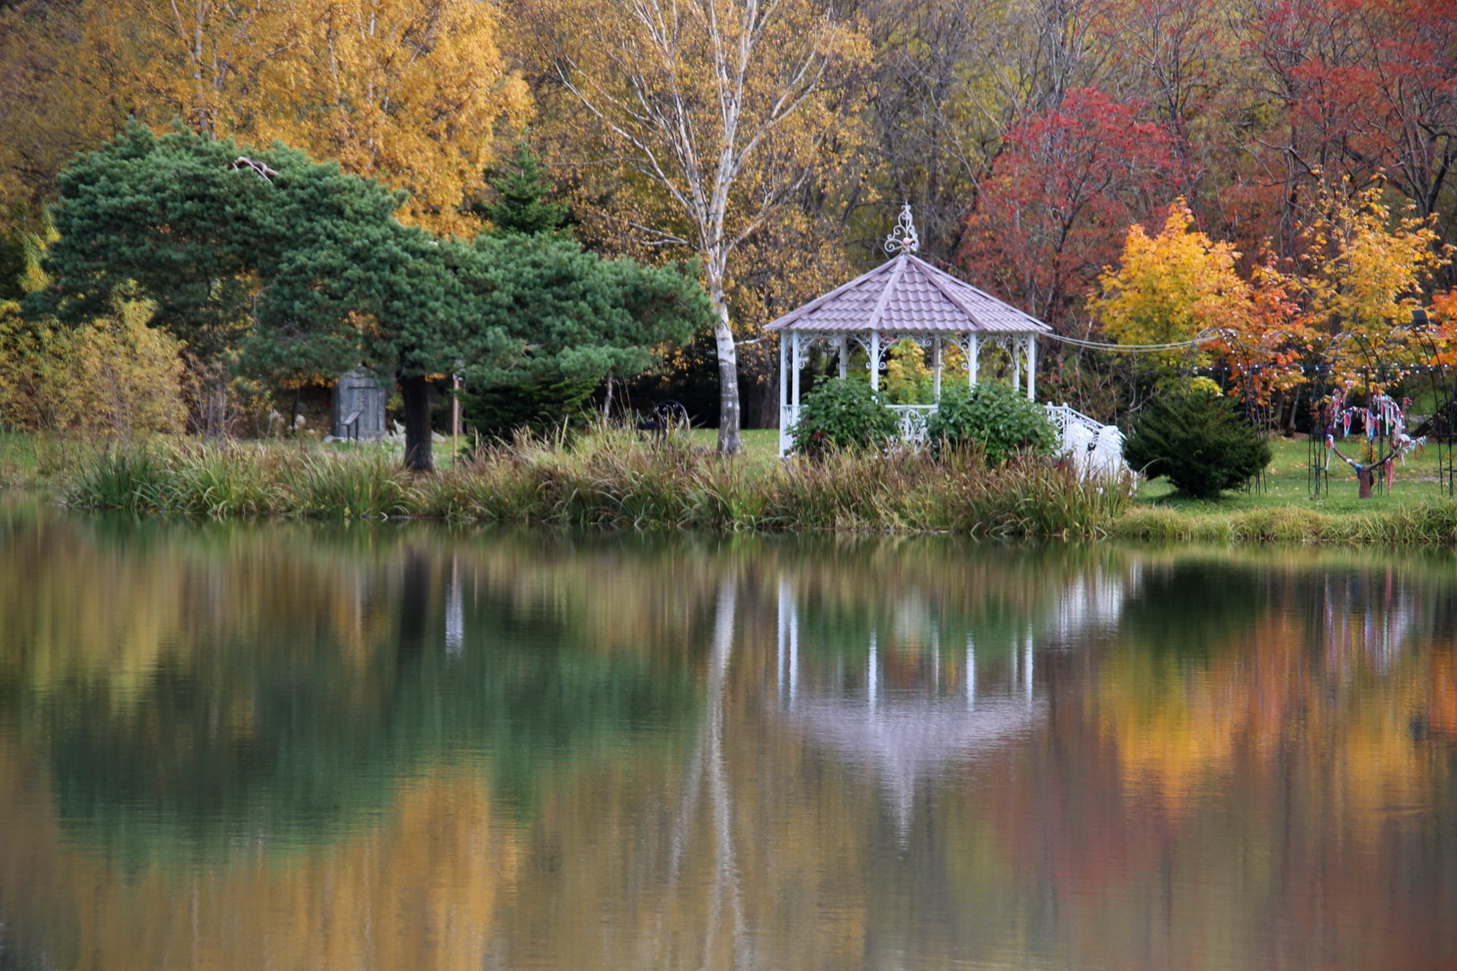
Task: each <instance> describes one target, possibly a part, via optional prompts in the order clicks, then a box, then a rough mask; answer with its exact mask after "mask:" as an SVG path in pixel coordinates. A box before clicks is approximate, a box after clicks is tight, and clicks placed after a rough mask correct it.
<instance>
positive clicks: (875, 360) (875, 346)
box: [870, 330, 880, 391]
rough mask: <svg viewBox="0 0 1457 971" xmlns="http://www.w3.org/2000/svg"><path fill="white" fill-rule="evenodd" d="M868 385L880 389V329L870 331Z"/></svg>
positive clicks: (873, 388)
mask: <svg viewBox="0 0 1457 971" xmlns="http://www.w3.org/2000/svg"><path fill="white" fill-rule="evenodd" d="M870 387H871V389H872V390H874V391H879V390H880V331H878V330H872V331H871V332H870Z"/></svg>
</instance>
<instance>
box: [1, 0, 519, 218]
mask: <svg viewBox="0 0 1457 971" xmlns="http://www.w3.org/2000/svg"><path fill="white" fill-rule="evenodd" d="M496 18H497V15H496V12H495V7H494V6H493V5H491V4H486V3H479V2H475V0H302V2H298V3H267V2H264V0H197V2H191V3H171V4H168V3H153V2H150V0H89V2H86V3H77V4H27V5H24V6H23V7H21V8H18V9H16V10H13V11H4V12H0V77H8V78H10V79H13V80H14V82H15V85H14V87H10V86H8V85H7V88H6V90H7V94H8V95H9V97H8V98H7V103H6V104H5V105H4V106H3V107H0V112H3V116H8V117H6V120H7V121H9V120H10V119H12V118H13V119H14V120H15V122H17V124H16V126H15V128H14V129H13V130H14V131H16V132H17V133H18V136H19V137H17V138H15V139H13V140H9V139H7V140H6V141H5V143H4V144H0V191H7V193H8V194H9V195H10V198H12V199H14V198H17V196H19V197H22V198H25V199H27V200H28V201H30V202H32V203H33V202H34V201H36V200H39V199H44V198H45V196H46V195H47V194H48V193H49V191H50V189H51V188H52V187H53V183H52V182H51V180H52V179H54V177H55V174H56V173H57V172H58V171H59V169H60V168H61V165H62V164H63V163H64V160H65V159H66V158H67V157H68V156H69V154H71V153H72V152H74V151H76V150H77V149H81V148H89V147H92V146H93V145H95V144H96V143H97V142H99V141H100V140H101V139H102V138H104V137H107V136H109V135H111V134H113V133H115V132H116V131H117V130H119V129H120V127H121V126H122V125H123V124H124V123H125V120H126V119H127V118H128V117H135V118H137V119H139V120H141V121H143V122H145V123H147V124H150V125H153V126H165V125H168V124H170V123H171V121H172V120H173V119H174V118H175V119H180V120H181V121H182V122H183V123H184V124H185V125H187V126H188V127H189V128H191V129H192V130H194V131H197V132H199V133H202V134H205V135H208V136H210V137H224V136H235V137H237V138H239V139H242V140H245V141H248V142H251V143H260V144H267V143H268V142H270V141H272V140H274V139H280V140H283V141H285V142H287V143H289V144H291V145H295V146H297V147H299V148H301V149H303V150H304V151H306V152H307V153H308V154H310V155H311V156H313V157H315V158H320V159H336V160H338V161H339V162H340V164H341V165H342V166H343V167H344V169H345V170H346V171H348V172H351V173H354V174H357V175H367V176H370V177H373V178H376V179H378V180H380V181H381V182H383V183H385V184H386V185H388V186H390V187H391V188H396V189H404V190H406V191H408V192H409V194H410V195H409V199H408V201H407V202H406V204H405V205H404V206H403V207H402V209H401V213H400V215H401V218H403V219H404V220H405V221H407V222H414V223H418V224H420V225H424V226H427V227H429V228H431V229H433V230H435V231H438V232H450V233H461V234H465V233H469V232H471V231H473V230H474V228H475V221H474V219H473V218H471V217H470V216H469V215H467V214H465V213H463V212H462V205H463V203H464V202H465V200H466V197H468V196H471V195H473V194H475V193H477V192H478V191H479V189H480V187H481V171H482V169H483V167H484V166H485V165H486V164H487V163H488V162H489V161H490V160H491V158H492V155H493V150H494V144H493V141H494V137H495V134H496V131H497V129H498V128H499V127H501V126H502V124H503V123H504V125H505V126H506V127H516V126H518V125H519V124H521V123H522V122H523V121H524V119H525V117H526V114H527V112H528V110H529V99H528V96H527V92H526V89H525V85H524V83H523V82H522V81H521V80H520V79H519V78H517V77H515V76H514V75H513V74H512V73H511V72H510V71H509V70H508V68H507V66H506V64H505V61H504V58H503V55H502V53H501V51H500V50H499V48H498V47H497V45H496V33H497V19H496ZM9 129H10V126H9V125H7V130H9ZM7 180H8V182H9V184H8V185H7V184H6V183H7ZM27 190H28V191H27Z"/></svg>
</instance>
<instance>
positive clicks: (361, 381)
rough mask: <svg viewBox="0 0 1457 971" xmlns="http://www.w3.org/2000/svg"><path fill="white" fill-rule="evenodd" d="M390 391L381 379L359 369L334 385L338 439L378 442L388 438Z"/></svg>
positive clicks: (335, 432) (345, 375)
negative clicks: (387, 418) (385, 413)
mask: <svg viewBox="0 0 1457 971" xmlns="http://www.w3.org/2000/svg"><path fill="white" fill-rule="evenodd" d="M388 397H389V390H388V389H387V388H386V387H385V386H384V385H383V384H382V383H381V382H380V379H379V375H377V374H375V373H374V372H373V371H370V370H367V369H365V368H355V369H354V370H352V371H349V372H347V373H345V374H342V375H340V376H339V380H338V381H337V382H335V384H334V438H337V439H347V440H350V441H365V442H373V441H378V440H379V439H381V438H383V437H384V434H385V420H384V405H385V400H386V399H387V398H388Z"/></svg>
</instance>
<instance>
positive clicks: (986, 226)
mask: <svg viewBox="0 0 1457 971" xmlns="http://www.w3.org/2000/svg"><path fill="white" fill-rule="evenodd" d="M1142 109H1143V105H1142V103H1140V102H1137V101H1124V102H1116V101H1113V100H1111V99H1110V98H1109V97H1108V96H1107V95H1105V94H1103V93H1102V92H1101V91H1098V90H1096V89H1092V88H1080V89H1076V90H1073V91H1070V92H1068V95H1067V97H1066V98H1065V99H1064V100H1063V103H1062V105H1061V107H1059V108H1056V109H1053V110H1051V111H1047V112H1044V113H1041V114H1037V115H1033V116H1031V117H1028V118H1026V119H1025V120H1023V121H1022V122H1021V123H1020V124H1018V125H1017V126H1015V127H1014V128H1013V129H1012V130H1011V131H1010V132H1008V133H1007V137H1006V140H1005V146H1004V148H1003V150H1002V153H1001V154H1000V155H999V156H998V157H997V160H996V162H995V163H994V165H993V167H992V172H991V175H990V177H989V178H988V179H986V180H985V181H984V182H983V183H982V185H981V187H980V190H979V193H978V198H977V204H976V209H975V211H974V213H973V214H972V217H971V219H970V220H969V221H968V224H967V234H966V239H965V242H964V244H963V247H962V251H961V262H962V265H963V266H964V267H965V269H966V271H967V273H968V274H969V275H970V276H971V278H972V279H973V280H974V281H976V282H978V283H980V284H981V285H983V286H986V287H987V288H988V289H991V290H996V291H1000V292H1001V293H1002V294H1004V295H1006V296H1008V297H1009V298H1010V299H1011V300H1012V301H1013V302H1015V303H1017V304H1018V305H1020V306H1021V307H1022V308H1023V309H1025V310H1027V311H1028V312H1029V313H1031V314H1033V315H1034V316H1038V317H1041V318H1042V319H1043V320H1045V321H1047V322H1048V323H1050V324H1052V325H1053V326H1054V327H1058V328H1059V329H1064V330H1066V329H1068V327H1069V326H1070V324H1071V319H1072V313H1073V310H1074V309H1075V308H1076V307H1080V306H1081V305H1082V302H1083V297H1084V294H1085V293H1086V292H1087V291H1088V290H1089V288H1090V287H1091V286H1092V285H1093V283H1094V282H1095V281H1096V279H1097V277H1098V274H1099V273H1100V272H1101V271H1102V269H1103V267H1104V266H1105V265H1107V264H1109V263H1111V262H1113V260H1114V258H1115V257H1116V256H1117V255H1118V252H1119V249H1120V247H1121V246H1122V244H1123V237H1124V235H1125V233H1126V232H1127V228H1128V226H1129V225H1130V224H1131V223H1135V222H1139V221H1142V220H1144V219H1146V218H1148V216H1149V215H1150V214H1151V213H1153V212H1154V210H1156V209H1157V208H1158V207H1159V206H1160V205H1164V204H1167V203H1168V202H1169V200H1171V199H1172V198H1173V197H1174V196H1175V195H1177V194H1178V191H1179V187H1180V176H1181V174H1182V166H1181V164H1180V162H1179V157H1178V153H1177V151H1176V144H1175V139H1174V137H1173V136H1172V135H1171V134H1170V133H1169V132H1168V130H1167V129H1166V128H1164V127H1163V126H1161V125H1158V124H1155V123H1153V122H1148V121H1144V120H1142V119H1141V112H1142Z"/></svg>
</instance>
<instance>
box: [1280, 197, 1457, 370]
mask: <svg viewBox="0 0 1457 971" xmlns="http://www.w3.org/2000/svg"><path fill="white" fill-rule="evenodd" d="M1313 211H1314V214H1313V218H1312V219H1311V220H1310V221H1309V222H1308V223H1306V224H1305V225H1304V226H1303V228H1302V232H1301V238H1302V241H1303V242H1304V243H1305V246H1306V249H1305V253H1304V256H1303V259H1302V273H1301V288H1302V293H1301V296H1302V298H1303V300H1304V302H1305V304H1306V307H1307V312H1308V314H1309V317H1310V321H1311V325H1312V326H1314V327H1316V328H1318V329H1319V330H1320V331H1321V332H1322V333H1323V334H1324V335H1326V340H1327V343H1328V345H1329V347H1330V348H1331V349H1330V351H1329V357H1330V358H1331V359H1332V361H1333V362H1334V363H1335V364H1336V365H1337V366H1338V367H1340V368H1343V369H1346V371H1347V373H1350V369H1352V368H1359V367H1370V366H1373V365H1376V364H1383V365H1384V364H1391V363H1399V362H1400V361H1403V360H1406V359H1407V358H1409V357H1410V355H1411V353H1412V350H1411V349H1409V348H1407V347H1406V346H1405V345H1406V338H1407V337H1408V336H1410V335H1409V333H1408V331H1407V327H1406V325H1407V324H1409V323H1410V321H1411V319H1412V310H1413V309H1415V308H1417V307H1420V306H1422V304H1423V287H1424V285H1425V284H1426V283H1427V281H1429V280H1430V279H1431V277H1432V274H1433V273H1434V272H1435V271H1437V270H1438V269H1440V268H1441V267H1443V266H1445V265H1446V264H1447V263H1448V262H1449V261H1450V256H1449V252H1450V248H1449V247H1446V246H1443V245H1441V243H1440V241H1439V240H1438V238H1437V233H1436V231H1435V230H1434V229H1433V228H1432V220H1431V219H1430V218H1427V219H1423V218H1421V217H1419V216H1417V215H1416V214H1414V213H1412V212H1411V211H1410V209H1408V211H1407V212H1406V214H1404V215H1403V214H1399V213H1397V212H1393V207H1392V206H1391V205H1390V204H1389V203H1388V202H1387V201H1386V200H1385V198H1384V192H1383V187H1382V185H1381V184H1379V183H1377V184H1373V185H1370V186H1368V187H1366V188H1364V189H1359V190H1353V189H1352V186H1351V184H1350V182H1349V181H1345V180H1343V181H1341V182H1339V183H1325V184H1322V185H1321V187H1320V190H1319V194H1318V197H1317V202H1316V204H1315V206H1314V207H1313ZM1389 355H1394V359H1393V358H1391V357H1389Z"/></svg>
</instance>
